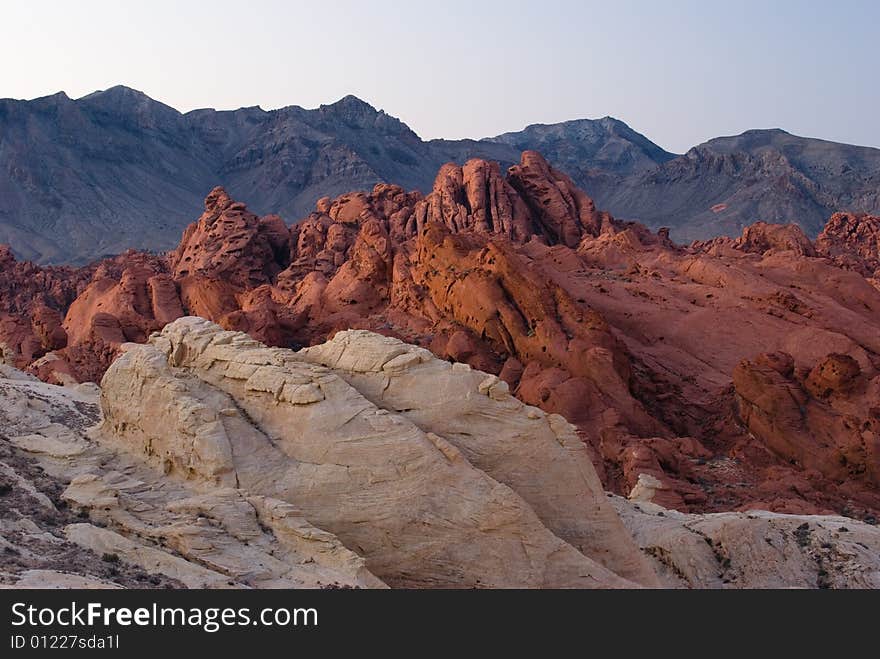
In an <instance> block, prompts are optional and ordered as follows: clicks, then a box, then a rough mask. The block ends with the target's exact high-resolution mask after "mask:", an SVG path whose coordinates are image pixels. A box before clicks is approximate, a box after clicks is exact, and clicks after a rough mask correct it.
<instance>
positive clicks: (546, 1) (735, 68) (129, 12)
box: [0, 0, 880, 152]
mask: <svg viewBox="0 0 880 659" xmlns="http://www.w3.org/2000/svg"><path fill="white" fill-rule="evenodd" d="M0 22H2V26H3V34H2V38H0V97H13V98H34V97H37V96H43V95H46V94H51V93H54V92H56V91H59V90H63V91H65V92H67V94H68V95H69V96H71V97H74V98H76V97H79V96H82V95H84V94H86V93H89V92H91V91H94V90H96V89H105V88H107V87H110V86H112V85H115V84H125V85H128V86H129V87H134V88H136V89H140V90H142V91H144V92H146V93H147V94H149V95H150V96H152V97H153V98H156V99H158V100H161V101H163V102H165V103H168V104H169V105H172V106H174V107H176V108H178V109H180V110H183V111H186V110H191V109H193V108H199V107H216V108H223V109H230V108H237V107H241V106H247V105H260V106H262V107H263V108H265V109H270V108H276V107H281V106H284V105H294V104H295V105H301V106H304V107H316V106H318V105H320V104H322V103H330V102H333V101H335V100H338V99H339V98H341V97H342V96H344V95H346V94H355V95H357V96H359V97H360V98H363V99H364V100H366V101H369V102H370V103H371V104H373V105H375V106H376V107H378V108H382V109H384V110H385V111H386V112H388V113H390V114H392V115H394V116H397V117H399V118H400V119H402V120H403V121H405V122H406V123H407V124H409V126H410V127H412V128H413V129H414V130H415V131H416V132H417V133H419V134H420V135H421V136H422V137H424V138H432V137H448V138H460V137H484V136H487V135H495V134H497V133H501V132H505V131H510V130H519V129H521V128H523V127H524V126H526V125H527V124H530V123H550V122H556V121H562V120H565V119H574V118H581V117H589V118H595V117H602V116H605V115H611V116H614V117H618V118H619V119H622V120H624V121H626V122H627V123H628V124H630V125H631V126H632V127H633V128H635V129H636V130H638V131H640V132H642V133H644V134H645V135H647V136H648V137H650V138H651V139H653V140H654V141H655V142H657V143H658V144H660V145H661V146H663V147H665V148H667V149H669V150H672V151H679V152H680V151H684V150H686V149H687V148H689V147H690V146H693V145H694V144H697V143H699V142H702V141H704V140H706V139H708V138H710V137H714V136H718V135H730V134H735V133H739V132H742V131H743V130H745V129H748V128H769V127H780V128H785V129H786V130H789V131H791V132H793V133H797V134H801V135H808V136H813V137H823V138H826V139H832V140H836V141H843V142H851V143H855V144H865V145H870V146H880V122H878V116H880V50H878V43H880V2H878V1H875V0H863V1H855V0H835V2H827V1H824V0H800V1H795V0H778V1H774V0H762V1H752V0H734V1H725V2H719V1H715V0H701V1H690V0H665V1H664V0H655V1H641V2H636V1H634V0H607V1H606V2H591V1H588V0H578V1H569V2H563V1H559V0H541V1H538V2H535V1H531V2H518V1H516V0H507V1H505V2H496V1H494V0H482V1H481V0H468V1H465V2H460V1H458V0H443V1H442V2H438V1H436V0H435V1H433V2H423V1H421V0H407V1H404V0H395V1H385V0H375V1H370V0H363V1H362V2H355V1H350V2H349V1H342V0H340V1H337V2H333V1H332V0H323V1H317V0H316V1H313V2H297V1H292V0H287V1H282V0H245V1H242V0H231V1H227V0H214V1H212V2H196V1H190V2H184V1H182V0H177V1H174V2H171V1H166V0H151V1H150V2H137V3H136V2H129V1H125V0H116V1H103V0H101V1H99V0H76V1H75V2H74V1H71V0H63V1H57V2H53V1H48V0H27V1H18V0H0Z"/></svg>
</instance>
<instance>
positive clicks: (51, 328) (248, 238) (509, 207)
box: [0, 152, 880, 519]
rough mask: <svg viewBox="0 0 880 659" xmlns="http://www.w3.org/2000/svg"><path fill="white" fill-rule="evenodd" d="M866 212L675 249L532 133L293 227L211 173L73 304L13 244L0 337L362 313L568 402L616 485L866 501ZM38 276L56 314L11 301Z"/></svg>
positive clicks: (356, 324) (64, 360)
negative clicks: (574, 176) (148, 243)
mask: <svg viewBox="0 0 880 659" xmlns="http://www.w3.org/2000/svg"><path fill="white" fill-rule="evenodd" d="M872 221H873V220H872V219H871V218H867V217H866V218H857V217H853V218H849V219H848V220H847V221H846V222H842V220H841V219H840V218H837V219H833V221H832V222H830V223H829V229H828V230H827V231H826V233H825V234H824V237H823V239H822V240H820V241H817V243H816V244H813V243H812V242H811V241H810V240H809V239H808V238H807V237H806V235H805V234H804V232H803V231H802V230H801V229H800V228H798V227H796V226H793V225H770V224H765V223H758V224H756V225H754V226H751V227H749V228H747V229H746V230H745V231H744V232H743V235H742V236H740V237H739V238H736V239H732V238H719V239H716V240H713V241H709V242H704V243H694V244H692V245H690V246H688V247H679V246H676V245H675V244H674V243H673V242H671V241H670V240H669V237H668V234H667V233H666V232H664V231H660V232H658V233H656V234H655V233H653V232H651V231H649V230H648V229H646V228H645V227H644V226H642V225H639V224H635V223H626V222H621V221H619V220H616V219H614V218H613V217H612V216H611V215H609V214H608V213H605V212H602V211H599V210H597V209H596V205H595V203H594V202H593V201H592V200H591V199H590V198H589V197H588V196H587V195H586V194H585V193H583V192H582V191H580V190H578V189H577V188H576V186H575V185H574V184H573V183H572V181H571V180H570V179H569V178H568V177H566V176H565V175H564V174H562V173H561V172H559V171H558V170H556V169H555V168H553V167H551V166H550V165H549V164H548V163H547V162H546V161H544V160H543V159H542V158H541V156H540V155H538V154H537V153H534V152H527V153H525V154H523V156H522V159H521V162H520V164H519V165H517V166H516V167H513V168H511V169H510V170H509V171H508V173H507V175H506V176H502V175H501V172H500V169H499V168H498V167H497V166H496V165H494V164H492V163H488V162H484V161H479V160H475V161H470V162H468V163H466V164H465V165H464V166H461V167H459V166H457V165H448V166H445V167H443V168H442V169H441V170H440V172H439V174H438V176H437V178H436V181H435V184H434V188H433V191H432V192H431V193H430V194H428V195H427V196H424V195H422V194H421V193H418V192H406V191H404V190H403V189H402V188H400V187H397V186H393V185H387V184H380V185H377V186H376V187H375V188H374V189H373V190H372V191H371V192H368V193H366V192H358V193H348V194H345V195H342V196H340V197H337V198H335V199H330V198H324V199H321V200H319V202H318V203H317V205H316V208H315V211H314V212H313V213H311V214H310V215H309V216H308V217H307V218H305V219H304V220H303V221H302V222H300V223H298V224H296V225H294V226H293V227H291V228H289V229H288V228H287V227H285V226H283V224H282V223H281V222H280V221H279V220H278V219H277V218H275V217H272V216H268V217H263V218H260V217H258V216H256V215H255V214H253V213H250V212H249V211H248V210H247V209H246V208H245V207H244V206H243V205H242V204H240V203H237V202H235V201H233V200H232V199H231V198H230V197H229V195H228V194H226V193H225V192H224V191H223V190H215V191H214V192H212V193H211V195H210V196H209V197H208V199H207V200H206V205H205V212H204V214H203V215H202V217H201V218H200V219H199V220H198V221H197V222H195V223H193V224H192V225H191V226H190V227H189V228H188V229H187V230H186V232H185V234H184V238H183V240H182V242H181V245H180V246H179V247H178V249H177V250H175V251H173V252H172V253H171V254H170V255H168V256H167V257H163V258H159V257H155V256H150V255H143V254H135V253H130V254H127V255H124V256H123V257H117V258H116V259H113V260H108V261H105V262H102V263H101V264H100V265H98V266H94V267H92V268H90V269H83V270H70V271H69V277H68V279H70V280H74V281H79V282H82V283H79V284H77V292H78V295H77V296H75V300H73V301H72V303H71V302H65V300H64V299H56V297H53V295H54V293H52V291H53V290H54V288H53V287H54V286H56V281H58V277H57V274H54V273H56V269H51V268H47V269H41V268H38V267H35V266H31V265H27V264H19V263H16V262H14V261H13V260H10V259H8V264H9V265H8V266H6V267H7V268H8V269H9V271H10V272H13V273H19V272H22V273H24V272H27V273H30V274H29V275H28V276H29V280H28V281H27V282H21V283H10V284H7V288H6V289H4V291H5V293H4V295H5V296H7V297H8V298H9V300H11V302H9V303H8V306H7V308H9V309H10V310H12V309H15V310H16V312H15V313H9V314H8V318H9V321H7V324H3V325H0V331H2V334H0V342H5V346H6V347H5V348H4V356H5V358H6V359H7V360H10V361H13V362H15V363H16V364H17V365H18V366H20V367H23V366H28V368H29V369H30V370H31V371H32V372H34V373H37V374H39V375H40V377H41V378H44V379H47V380H51V381H54V382H64V381H67V380H68V379H75V380H84V379H85V380H88V379H91V380H97V379H99V378H100V376H101V374H102V373H103V372H104V371H105V370H106V368H107V366H108V364H110V363H111V361H112V359H113V358H114V357H115V355H116V353H117V350H118V348H119V345H121V344H122V343H123V342H126V341H136V342H143V341H145V340H146V338H147V336H148V335H149V332H151V331H154V330H157V329H160V328H161V327H163V326H164V325H165V324H167V323H168V322H169V321H171V320H173V319H174V318H176V317H179V316H181V315H184V314H195V315H200V316H202V317H205V318H207V319H209V320H212V321H214V322H216V323H218V324H219V325H220V326H222V327H223V328H224V329H227V330H236V331H243V332H247V333H248V334H250V335H251V336H252V337H254V338H256V339H258V340H260V341H263V342H265V343H267V344H269V345H272V346H280V347H294V348H298V347H302V346H310V345H314V344H318V343H322V342H324V341H325V340H327V339H328V338H332V337H333V336H334V335H335V334H336V333H337V332H339V331H341V330H350V329H366V330H371V331H374V332H378V333H381V334H385V335H389V336H393V337H397V338H400V339H403V340H405V341H407V342H408V343H412V344H415V345H418V346H420V347H422V348H426V349H428V350H430V351H431V352H432V353H433V354H435V355H436V356H438V357H440V358H442V359H445V360H449V361H456V362H463V363H466V364H468V365H470V366H472V367H473V368H477V369H480V370H482V371H485V372H488V373H492V374H495V375H498V376H499V377H500V378H502V380H503V381H504V382H506V383H507V385H508V387H509V388H510V391H511V392H513V394H514V395H515V396H516V397H518V398H519V399H520V400H521V401H523V402H525V403H527V404H529V405H532V406H535V407H538V408H540V409H542V410H544V411H545V412H548V413H557V414H560V415H562V416H564V417H565V418H566V419H568V420H569V421H571V422H572V423H574V424H575V426H576V427H577V429H578V433H579V435H580V437H581V439H582V440H583V441H584V442H585V443H586V445H587V447H588V450H589V451H590V456H591V458H592V461H593V463H594V465H595V466H596V469H597V472H598V474H599V477H600V479H601V481H602V483H603V484H604V486H605V487H606V488H607V489H610V490H612V491H614V492H618V493H621V494H625V495H630V496H632V497H633V498H636V499H640V500H650V501H653V502H655V503H659V504H660V505H663V506H666V507H671V508H677V509H679V510H681V511H724V510H731V509H747V508H749V507H761V508H766V509H770V510H775V511H780V512H791V513H820V512H821V513H824V512H836V513H843V514H847V515H850V516H856V517H862V518H866V519H867V518H871V517H872V516H875V515H876V514H877V513H878V511H880V494H878V488H877V482H876V477H875V476H874V474H876V473H877V451H876V448H875V447H876V441H877V430H876V428H875V425H876V424H875V423H874V420H873V419H874V416H876V415H875V411H876V410H875V408H878V407H880V400H878V393H877V386H878V385H877V382H878V373H880V370H878V369H880V357H878V355H880V333H878V331H877V328H878V326H880V289H878V287H877V280H876V278H875V277H874V276H873V275H874V271H873V270H870V266H869V265H866V264H869V263H870V259H871V258H873V257H872V254H875V253H876V252H873V251H872V250H873V249H875V248H874V246H873V243H872V242H871V236H873V234H872V233H871V231H870V227H871V226H872V225H871V222H872ZM861 223H866V226H867V227H868V228H867V229H865V228H859V227H861V226H862V224H861ZM850 225H851V226H852V230H843V229H842V228H841V227H843V226H850ZM65 272H67V271H65ZM28 287H30V288H28ZM41 287H44V288H45V291H46V292H45V293H44V292H41V291H43V288H41ZM31 289H33V290H34V291H35V292H36V294H37V295H36V297H37V298H40V297H41V296H42V298H43V299H45V300H47V302H46V306H48V307H49V309H50V311H49V312H47V311H44V310H41V309H42V308H40V309H37V308H36V306H34V307H30V306H28V305H24V306H23V307H22V306H20V305H19V306H14V305H15V304H18V303H16V302H15V300H21V299H23V297H22V296H19V295H18V293H17V291H20V290H29V291H30V290H31ZM80 289H81V290H80ZM52 304H54V305H55V306H54V307H52V306H51V305H52ZM51 309H54V310H55V312H57V314H58V315H57V316H56V315H54V314H53V313H52V312H51ZM59 317H63V321H62V322H60V326H61V328H62V330H63V332H64V336H66V344H65V346H66V347H62V346H61V343H62V338H63V337H62V334H61V332H60V331H56V330H57V327H58V325H59V322H58V319H59ZM22 346H29V348H28V349H27V350H26V349H24V348H22ZM762 355H763V356H762ZM856 368H857V370H856ZM826 392H827V393H826ZM798 437H802V438H803V441H801V440H799V439H798ZM829 465H833V467H832V466H829Z"/></svg>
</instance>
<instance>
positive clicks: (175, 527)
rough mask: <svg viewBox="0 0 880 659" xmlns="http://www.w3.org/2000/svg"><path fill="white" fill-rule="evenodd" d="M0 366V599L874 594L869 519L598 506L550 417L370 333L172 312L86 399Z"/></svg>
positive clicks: (875, 548) (459, 369)
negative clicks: (319, 331)
mask: <svg viewBox="0 0 880 659" xmlns="http://www.w3.org/2000/svg"><path fill="white" fill-rule="evenodd" d="M4 369H5V370H2V371H0V376H2V377H0V403H2V404H0V417H2V418H0V420H2V422H3V425H2V428H3V434H2V436H0V498H2V503H3V505H4V506H9V508H10V511H11V514H10V515H4V516H3V518H2V519H0V531H2V535H0V544H2V547H3V552H2V558H0V587H6V588H8V587H13V588H71V587H76V588H118V587H145V586H146V587H153V586H158V587H190V588H245V587H251V588H339V587H357V588H382V587H385V584H386V583H387V584H390V585H392V586H398V585H401V586H419V587H443V586H463V585H464V586H472V587H502V586H528V587H539V586H574V587H583V586H600V587H620V586H623V587H633V586H634V585H637V584H639V585H649V586H658V585H659V586H663V587H667V588H768V587H772V588H779V587H806V588H876V587H878V586H880V581H878V579H880V561H878V557H880V531H878V529H877V527H876V526H871V525H869V524H865V523H862V522H858V521H856V520H853V519H850V518H846V517H841V516H803V515H801V516H794V515H780V514H776V513H767V512H760V511H746V512H740V513H716V514H706V515H696V514H684V513H680V512H677V511H674V510H669V509H665V508H661V507H659V506H657V505H656V504H654V503H650V502H647V501H644V500H641V499H640V498H639V497H634V498H633V499H632V500H629V501H628V500H625V499H623V498H621V497H616V496H611V495H606V493H605V492H603V491H602V488H601V486H600V485H599V482H598V478H597V475H596V473H595V470H594V469H593V467H592V465H591V463H590V461H589V459H588V458H587V451H586V447H585V446H584V445H583V444H582V443H580V442H579V441H578V438H577V435H576V434H575V431H574V428H573V427H572V426H570V425H569V424H568V423H567V422H566V421H565V420H564V419H562V418H561V417H558V416H555V415H552V414H551V415H547V414H545V413H544V412H542V411H540V410H538V409H537V408H533V407H529V406H527V405H524V404H523V403H521V402H519V401H517V400H516V399H515V398H513V397H512V396H511V395H510V394H509V393H508V391H507V387H506V385H505V383H504V381H502V380H500V379H498V378H497V377H495V376H492V375H489V374H486V373H481V372H479V371H476V370H474V369H471V368H470V367H467V366H466V365H463V364H449V363H447V362H444V361H442V360H438V359H437V358H436V357H434V356H433V355H431V353H430V352H428V351H427V350H424V349H422V348H418V347H415V346H411V345H407V344H405V343H402V342H400V341H398V340H395V339H390V338H387V337H382V336H380V335H376V334H373V333H370V332H364V331H349V332H342V333H339V334H338V335H337V336H336V337H335V338H334V340H332V341H330V342H328V343H326V344H322V345H317V346H314V347H311V348H309V349H306V350H303V351H300V352H298V353H297V352H293V351H290V350H284V349H277V348H268V347H266V346H264V345H262V344H259V343H257V342H255V341H253V340H252V339H250V338H248V337H247V336H245V335H243V334H240V333H236V332H230V331H226V330H223V329H222V328H220V327H219V326H217V325H214V324H211V323H209V322H207V321H204V320H202V319H197V318H184V319H180V320H177V321H175V322H174V323H172V324H171V325H169V326H168V327H166V328H165V329H164V330H163V331H162V332H161V333H157V334H155V335H153V337H152V338H151V340H150V343H149V344H147V345H135V344H125V346H124V348H123V351H122V354H121V355H120V357H119V358H118V359H117V360H116V361H115V362H114V363H113V365H112V366H111V368H110V370H109V371H108V372H107V375H106V376H105V377H104V379H103V382H102V387H101V389H100V390H99V389H98V388H97V387H95V386H94V385H75V386H73V387H58V386H53V385H48V384H45V383H43V382H40V381H38V380H36V379H34V378H33V377H31V376H28V375H27V374H24V373H22V372H20V371H16V370H14V369H11V368H9V367H4ZM826 371H828V369H827V368H826V369H823V371H822V372H823V373H825V372H826ZM102 419H103V420H102ZM95 422H99V424H98V425H93V424H95ZM640 484H641V486H642V489H650V488H651V487H659V483H658V482H654V481H652V479H650V478H641V479H640Z"/></svg>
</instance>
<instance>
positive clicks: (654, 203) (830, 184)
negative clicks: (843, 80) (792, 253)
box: [595, 129, 880, 240]
mask: <svg viewBox="0 0 880 659" xmlns="http://www.w3.org/2000/svg"><path fill="white" fill-rule="evenodd" d="M595 196H596V198H597V202H598V203H599V204H601V205H603V207H606V208H609V209H612V210H613V212H614V213H615V214H617V215H620V216H623V217H627V218H629V219H636V220H639V221H642V222H645V223H646V224H648V225H650V226H654V227H658V226H669V227H672V229H673V231H672V237H673V238H675V239H678V240H691V239H703V238H710V237H713V236H717V235H728V236H733V235H738V234H739V233H740V232H741V231H742V229H743V228H744V227H745V226H748V225H749V224H751V223H753V222H755V221H759V220H763V221H766V222H780V223H785V222H794V223H796V224H799V225H800V226H801V227H802V228H803V229H804V230H805V231H806V232H807V234H809V235H810V236H815V235H816V234H817V233H818V232H819V231H820V230H821V229H822V227H823V226H824V224H825V222H826V220H827V219H828V217H829V216H831V215H832V214H833V213H834V212H836V211H839V210H849V211H855V212H869V213H870V212H874V213H876V212H877V211H878V210H880V149H871V148H867V147H858V146H851V145H848V144H838V143H835V142H827V141H824V140H817V139H811V138H805V137H798V136H796V135H791V134H790V133H787V132H785V131H782V130H778V129H775V130H751V131H747V132H745V133H743V134H742V135H738V136H735V137H720V138H716V139H713V140H709V141H708V142H706V143H704V144H701V145H699V146H696V147H694V148H692V149H691V150H690V151H688V152H687V153H686V154H684V155H682V156H679V157H677V158H674V159H672V160H669V161H667V162H665V163H663V164H661V165H660V166H659V167H658V168H656V169H655V170H653V171H646V172H641V173H637V174H635V175H632V176H628V177H625V178H620V179H617V180H615V181H614V182H613V184H612V185H610V186H607V187H605V188H603V189H602V190H601V191H596V194H595Z"/></svg>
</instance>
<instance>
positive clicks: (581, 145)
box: [0, 86, 669, 263]
mask: <svg viewBox="0 0 880 659" xmlns="http://www.w3.org/2000/svg"><path fill="white" fill-rule="evenodd" d="M569 124H571V125H568V124H566V125H565V126H563V127H562V128H560V131H561V132H560V133H559V135H558V136H556V137H554V136H553V134H552V130H551V131H548V130H542V129H540V128H538V127H531V128H530V129H527V130H526V131H524V132H523V133H522V136H521V137H517V134H508V135H504V136H501V137H499V138H495V139H494V140H484V141H477V140H460V141H449V140H433V141H429V142H425V141H423V140H422V139H420V138H419V136H418V135H416V134H415V133H414V132H413V131H412V130H410V129H409V127H408V126H406V125H405V124H404V123H402V122H401V121H400V120H398V119H395V118H394V117H391V116H390V115H388V114H386V113H385V112H383V111H381V110H376V109H375V108H373V107H372V106H370V105H369V104H367V103H365V102H363V101H361V100H359V99H357V98H355V97H354V96H347V97H345V98H343V99H341V100H340V101H338V102H336V103H333V104H330V105H322V106H320V107H319V108H317V109H314V110H306V109H303V108H301V107H297V106H290V107H285V108H281V109H279V110H273V111H265V110H262V109H261V108H259V107H249V108H241V109H239V110H234V111H215V110H195V111H192V112H188V113H186V114H181V113H179V112H178V111H177V110H175V109H173V108H171V107H169V106H167V105H164V104H162V103H159V102H157V101H154V100H152V99H150V98H149V97H148V96H146V95H145V94H143V93H141V92H138V91H135V90H132V89H129V88H127V87H122V86H118V87H113V88H112V89H108V90H106V91H100V92H95V93H93V94H89V95H88V96H86V97H84V98H81V99H78V100H72V99H70V98H68V97H67V96H66V95H65V94H63V93H60V94H56V95H54V96H49V97H45V98H40V99H35V100H33V101H17V100H11V99H6V100H0V243H10V244H11V245H12V246H13V249H14V250H15V252H16V254H17V255H18V256H19V257H20V258H25V259H33V260H35V261H38V262H42V263H57V262H72V263H84V262H87V261H90V260H93V259H97V258H101V257H103V256H106V255H108V254H115V253H120V252H122V251H124V250H125V249H127V248H129V247H137V248H140V249H149V250H165V249H169V248H171V247H172V246H173V245H174V244H175V242H176V240H177V237H178V235H179V234H180V231H181V230H182V229H183V227H184V226H185V225H186V223H187V218H189V217H191V216H192V215H193V214H195V213H197V212H198V210H199V208H200V207H201V202H202V199H203V198H204V195H205V194H206V193H207V192H208V191H209V190H211V189H212V188H213V187H215V186H216V185H218V184H221V185H224V186H225V187H226V188H227V189H229V191H230V192H231V193H232V194H234V195H236V196H238V197H239V198H243V199H247V200H248V203H249V204H250V206H251V207H252V208H254V209H255V210H256V211H258V212H261V213H268V212H270V211H271V212H276V213H279V214H281V215H282V216H283V217H284V218H285V220H286V221H288V222H294V221H296V220H298V219H300V218H302V217H304V216H305V215H307V214H308V213H309V212H310V211H311V210H313V209H314V205H315V202H316V201H317V200H318V199H319V198H321V197H324V196H337V195H340V194H343V193H345V192H347V191H349V190H353V189H364V188H370V187H372V186H373V185H374V184H376V183H380V182H393V183H396V184H399V185H401V186H403V187H405V188H407V189H417V190H421V191H423V192H428V191H429V190H430V188H431V185H432V183H433V180H434V175H435V173H436V171H437V169H439V167H440V166H441V165H442V164H444V163H446V162H449V161H454V162H459V163H462V162H464V161H466V160H467V159H469V158H471V157H476V156H481V157H487V158H491V159H493V160H497V161H499V162H501V163H502V164H503V165H504V166H507V165H511V164H514V163H516V162H518V161H519V157H520V151H521V150H522V144H525V143H528V142H529V141H535V142H539V143H540V144H541V145H542V148H543V149H544V150H545V151H546V152H547V153H548V154H549V157H550V158H551V160H560V161H564V162H566V163H569V164H570V168H571V169H574V168H575V166H576V163H578V162H581V161H583V160H584V159H587V160H589V159H590V158H592V157H593V156H595V158H596V162H597V167H599V168H600V169H602V168H603V167H607V168H610V169H611V170H612V171H614V172H615V173H619V172H626V173H628V172H630V171H632V170H633V167H631V166H628V165H627V164H626V162H624V161H626V160H627V159H633V160H634V161H638V162H639V163H640V166H639V167H638V168H637V169H641V164H642V163H643V161H645V160H646V159H647V158H649V156H645V155H643V154H657V153H659V154H661V160H662V159H663V158H665V157H666V156H667V155H669V154H665V152H663V151H662V150H661V149H659V147H656V145H653V144H651V143H650V142H648V141H647V140H646V139H645V138H643V137H641V136H639V135H638V134H637V133H635V132H634V131H632V130H630V129H629V128H628V127H626V126H625V124H622V123H621V122H617V121H615V120H610V119H603V120H599V121H595V122H593V121H589V120H582V121H578V122H569ZM544 128H545V129H546V128H549V127H544ZM629 139H634V140H636V141H637V142H638V144H630V143H629V142H628V141H627V140H629ZM663 154H665V155H663Z"/></svg>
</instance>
